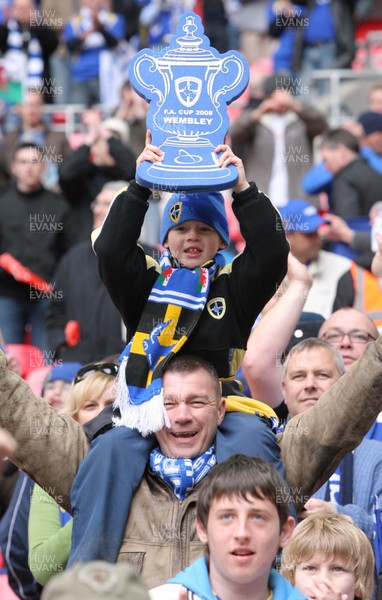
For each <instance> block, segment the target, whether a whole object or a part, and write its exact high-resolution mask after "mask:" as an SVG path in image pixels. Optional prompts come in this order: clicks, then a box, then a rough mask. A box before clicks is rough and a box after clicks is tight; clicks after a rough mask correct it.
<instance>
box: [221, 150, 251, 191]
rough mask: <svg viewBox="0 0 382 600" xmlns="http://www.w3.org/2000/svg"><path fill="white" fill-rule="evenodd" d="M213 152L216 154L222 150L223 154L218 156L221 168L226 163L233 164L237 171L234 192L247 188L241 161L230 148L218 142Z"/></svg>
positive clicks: (226, 165) (225, 165)
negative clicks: (237, 175)
mask: <svg viewBox="0 0 382 600" xmlns="http://www.w3.org/2000/svg"><path fill="white" fill-rule="evenodd" d="M215 152H216V153H217V154H218V153H219V152H223V154H222V155H221V156H220V158H219V166H220V167H222V168H225V167H228V165H234V166H235V167H236V168H237V170H238V173H239V179H238V181H237V184H236V185H235V187H234V188H232V189H233V191H234V192H237V193H238V192H243V191H244V190H246V189H247V188H249V183H248V181H247V178H246V175H245V170H244V165H243V161H242V160H241V158H239V157H238V156H236V154H234V153H233V152H232V150H231V148H230V147H229V146H228V145H227V144H219V146H216V148H215Z"/></svg>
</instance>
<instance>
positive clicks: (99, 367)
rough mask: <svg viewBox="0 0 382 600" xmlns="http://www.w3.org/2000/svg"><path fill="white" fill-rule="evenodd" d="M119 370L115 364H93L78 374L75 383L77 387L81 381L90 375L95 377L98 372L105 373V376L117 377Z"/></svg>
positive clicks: (83, 368) (86, 366)
mask: <svg viewBox="0 0 382 600" xmlns="http://www.w3.org/2000/svg"><path fill="white" fill-rule="evenodd" d="M118 370H119V365H115V364H114V363H99V364H95V363H91V364H89V365H85V366H84V367H82V369H80V370H79V371H78V372H77V374H76V376H75V377H74V381H73V383H74V385H75V384H76V383H79V382H80V381H83V380H84V379H86V378H87V377H89V375H94V373H97V372H98V371H99V372H101V373H105V375H114V376H115V375H117V374H118Z"/></svg>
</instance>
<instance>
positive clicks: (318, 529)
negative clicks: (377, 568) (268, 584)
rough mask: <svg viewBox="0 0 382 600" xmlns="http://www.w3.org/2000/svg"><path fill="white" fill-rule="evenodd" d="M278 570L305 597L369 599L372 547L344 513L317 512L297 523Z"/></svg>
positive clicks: (371, 585)
mask: <svg viewBox="0 0 382 600" xmlns="http://www.w3.org/2000/svg"><path fill="white" fill-rule="evenodd" d="M281 572H282V574H283V575H284V577H286V578H287V579H288V580H289V581H290V582H291V583H292V584H293V585H295V586H296V587H297V588H298V589H299V590H300V592H301V593H302V594H305V595H306V596H308V598H316V599H317V600H354V598H358V599H360V600H370V599H371V597H372V596H373V590H374V555H373V550H372V547H371V544H370V542H369V540H368V539H367V537H366V535H365V534H364V533H363V531H361V529H359V528H358V527H357V526H356V525H355V524H354V523H353V521H352V520H351V518H350V517H348V516H346V515H340V514H329V513H317V514H315V515H311V516H310V517H307V518H306V519H304V520H303V521H302V522H301V523H299V524H298V525H297V527H296V529H295V530H294V532H293V535H292V538H291V540H290V542H289V544H288V545H287V546H286V548H285V549H284V551H283V554H282V563H281Z"/></svg>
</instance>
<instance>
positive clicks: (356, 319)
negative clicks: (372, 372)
mask: <svg viewBox="0 0 382 600" xmlns="http://www.w3.org/2000/svg"><path fill="white" fill-rule="evenodd" d="M378 335H379V334H378V329H377V328H376V326H375V325H374V323H373V321H372V320H371V319H370V318H369V317H368V316H367V315H365V314H364V313H362V312H361V311H359V310H356V309H355V308H341V309H339V310H336V311H335V312H334V313H333V314H332V315H331V316H330V317H329V318H328V319H326V321H325V322H324V323H323V324H322V326H321V329H320V331H319V333H318V337H319V338H320V339H322V340H326V341H327V342H328V343H329V344H330V345H331V346H334V347H335V348H337V350H338V351H339V353H340V354H341V356H342V358H343V361H344V365H345V370H346V371H347V370H348V369H349V368H350V367H351V366H352V365H353V364H354V363H355V361H356V360H358V359H359V357H360V356H362V354H363V353H364V352H365V349H366V346H367V344H368V343H369V342H371V341H373V340H376V339H377V337H378ZM365 438H366V439H369V440H377V441H379V442H382V413H379V415H378V416H377V418H376V420H375V422H374V423H373V425H372V427H371V428H370V430H369V431H368V432H367V434H366V436H365Z"/></svg>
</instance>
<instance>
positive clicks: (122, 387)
mask: <svg viewBox="0 0 382 600" xmlns="http://www.w3.org/2000/svg"><path fill="white" fill-rule="evenodd" d="M160 266H161V274H160V275H159V277H158V278H157V280H156V282H155V284H154V286H153V288H152V290H151V293H150V296H149V298H148V300H147V302H146V305H145V307H144V310H143V312H142V315H141V318H140V321H139V324H138V328H137V331H136V332H135V334H134V337H133V338H132V340H131V341H130V342H129V344H128V345H127V346H126V348H125V350H124V351H123V353H122V355H121V357H120V360H122V364H121V367H120V369H119V376H118V381H117V396H116V401H115V403H114V407H117V408H119V410H120V412H121V417H120V418H117V417H116V418H114V424H115V425H117V426H122V425H124V426H126V427H129V428H130V429H138V431H139V432H140V433H141V434H142V435H148V434H150V433H153V432H155V431H159V430H160V429H162V428H163V427H164V425H167V426H169V421H168V416H167V413H166V411H165V408H164V404H163V388H162V374H163V371H164V369H165V368H166V365H167V364H168V362H169V361H170V360H171V358H172V357H173V356H174V355H175V354H176V353H177V352H179V350H180V349H181V348H182V347H183V346H184V344H185V343H186V342H187V340H188V338H189V336H190V334H191V332H192V331H193V329H194V328H195V326H196V324H197V323H198V320H199V318H200V315H201V314H202V311H203V309H204V307H205V304H206V301H207V297H208V293H209V289H210V283H211V281H212V280H213V279H214V278H215V277H216V276H217V274H218V272H219V270H220V268H221V267H223V266H224V258H223V257H222V256H221V255H220V254H217V255H216V256H215V258H214V260H213V261H210V262H208V263H206V264H205V265H204V266H202V267H199V268H197V269H193V270H191V269H186V268H180V267H179V265H177V263H176V262H175V260H174V259H173V257H172V256H171V255H170V253H169V252H168V251H166V252H164V254H162V256H161V259H160Z"/></svg>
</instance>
